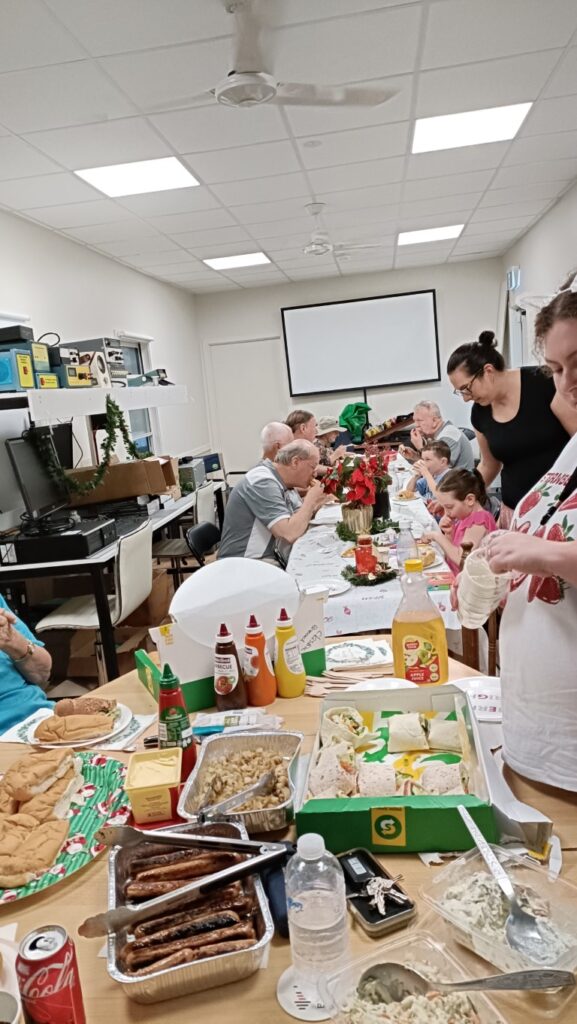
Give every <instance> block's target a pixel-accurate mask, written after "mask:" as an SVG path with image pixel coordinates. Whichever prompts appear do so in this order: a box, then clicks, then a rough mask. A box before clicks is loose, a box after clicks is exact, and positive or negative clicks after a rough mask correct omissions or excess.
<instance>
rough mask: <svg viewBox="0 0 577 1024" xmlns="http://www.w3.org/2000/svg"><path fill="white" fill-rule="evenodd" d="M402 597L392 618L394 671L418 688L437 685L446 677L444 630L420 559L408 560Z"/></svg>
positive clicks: (445, 679)
mask: <svg viewBox="0 0 577 1024" xmlns="http://www.w3.org/2000/svg"><path fill="white" fill-rule="evenodd" d="M401 586H402V588H403V597H402V599H401V603H400V604H399V607H398V608H397V610H396V612H395V617H394V619H393V630H392V633H393V661H394V672H395V675H396V676H397V677H398V678H399V679H408V680H409V681H410V682H411V683H417V684H418V685H419V686H438V685H439V683H446V682H447V680H448V678H449V655H448V651H447V631H446V629H445V623H444V622H443V618H442V616H441V613H440V611H439V609H438V608H437V607H436V605H435V604H433V602H432V601H431V598H430V596H429V592H428V590H427V581H426V579H425V577H424V576H423V562H422V559H420V558H409V559H407V561H406V562H405V572H404V575H403V576H402V577H401Z"/></svg>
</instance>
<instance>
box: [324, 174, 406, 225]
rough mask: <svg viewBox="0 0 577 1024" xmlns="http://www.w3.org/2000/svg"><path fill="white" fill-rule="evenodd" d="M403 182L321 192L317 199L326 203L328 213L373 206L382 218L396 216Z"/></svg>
mask: <svg viewBox="0 0 577 1024" xmlns="http://www.w3.org/2000/svg"><path fill="white" fill-rule="evenodd" d="M401 190H402V184H401V182H396V183H395V184H393V185H382V186H381V187H380V188H378V187H374V188H365V189H354V188H351V189H348V190H347V191H346V192H319V193H318V194H317V199H318V200H319V201H320V202H323V203H326V210H325V211H324V212H325V213H326V214H327V215H330V214H331V213H334V212H335V210H355V209H362V208H367V207H370V206H373V207H374V208H376V209H378V210H379V213H378V216H379V218H380V219H381V220H388V219H389V217H390V216H394V211H395V209H396V204H397V202H398V201H399V200H400V198H401Z"/></svg>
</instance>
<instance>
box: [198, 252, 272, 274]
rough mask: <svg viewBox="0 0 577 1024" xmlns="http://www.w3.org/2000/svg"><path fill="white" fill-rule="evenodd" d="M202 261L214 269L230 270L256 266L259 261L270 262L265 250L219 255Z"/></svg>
mask: <svg viewBox="0 0 577 1024" xmlns="http://www.w3.org/2000/svg"><path fill="white" fill-rule="evenodd" d="M202 262H203V263H206V265H207V267H212V269H213V270H230V269H231V268H232V267H256V266H257V265H258V264H259V263H270V260H269V258H268V256H265V254H264V252H245V253H244V255H242V256H217V257H215V259H212V260H203V261H202Z"/></svg>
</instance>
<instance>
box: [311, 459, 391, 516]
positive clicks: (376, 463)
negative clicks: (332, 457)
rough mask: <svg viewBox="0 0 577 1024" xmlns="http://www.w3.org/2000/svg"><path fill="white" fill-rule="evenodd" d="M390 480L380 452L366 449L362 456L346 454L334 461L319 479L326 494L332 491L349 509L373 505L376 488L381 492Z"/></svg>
mask: <svg viewBox="0 0 577 1024" xmlns="http://www.w3.org/2000/svg"><path fill="white" fill-rule="evenodd" d="M390 482H391V478H390V476H389V475H388V474H387V471H386V467H385V465H384V460H383V456H382V455H381V453H380V452H372V453H371V452H367V454H366V455H364V456H351V455H347V456H346V457H345V458H344V459H343V460H342V462H338V463H337V465H336V466H334V467H333V469H332V470H331V472H330V473H328V474H327V475H326V476H325V477H324V480H323V484H324V489H325V491H326V493H327V494H333V495H334V496H335V497H336V498H338V500H339V501H341V502H345V501H346V503H347V505H348V506H349V508H364V506H365V505H374V504H375V498H376V495H377V491H383V490H385V488H386V487H388V485H389V484H390Z"/></svg>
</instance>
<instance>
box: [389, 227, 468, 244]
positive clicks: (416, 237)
mask: <svg viewBox="0 0 577 1024" xmlns="http://www.w3.org/2000/svg"><path fill="white" fill-rule="evenodd" d="M464 227H465V225H464V224H449V225H448V227H445V228H422V230H421V231H401V232H400V233H399V237H398V239H397V243H398V244H399V245H415V244H416V243H417V242H442V241H444V240H445V239H446V238H458V237H459V235H460V234H461V231H462V230H463V228H464Z"/></svg>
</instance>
